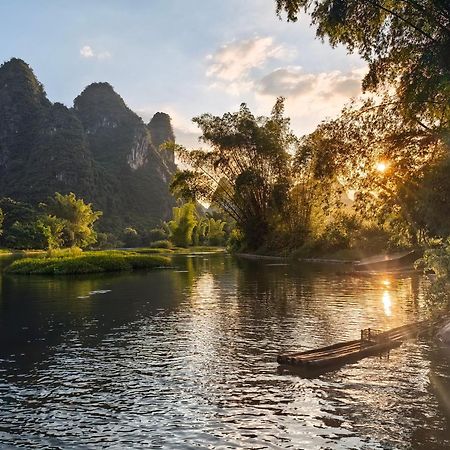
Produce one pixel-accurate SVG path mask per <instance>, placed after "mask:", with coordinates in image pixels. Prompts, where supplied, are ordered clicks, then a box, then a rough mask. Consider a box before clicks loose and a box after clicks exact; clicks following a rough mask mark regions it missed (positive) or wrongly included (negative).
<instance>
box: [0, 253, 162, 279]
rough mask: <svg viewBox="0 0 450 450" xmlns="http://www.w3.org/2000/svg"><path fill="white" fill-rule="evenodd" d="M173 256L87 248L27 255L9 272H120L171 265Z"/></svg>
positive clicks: (7, 269) (60, 273) (62, 273)
mask: <svg viewBox="0 0 450 450" xmlns="http://www.w3.org/2000/svg"><path fill="white" fill-rule="evenodd" d="M169 265H170V260H169V259H168V258H166V257H163V256H159V255H137V254H133V253H125V252H114V251H111V252H86V253H83V254H82V255H75V256H59V257H46V258H24V259H19V260H16V261H14V262H13V263H12V264H11V265H10V266H8V267H7V268H6V269H5V272H8V273H16V274H49V275H65V274H80V273H95V272H117V271H126V270H133V269H152V268H157V267H168V266H169Z"/></svg>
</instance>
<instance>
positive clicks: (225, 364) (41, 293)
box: [0, 255, 450, 449]
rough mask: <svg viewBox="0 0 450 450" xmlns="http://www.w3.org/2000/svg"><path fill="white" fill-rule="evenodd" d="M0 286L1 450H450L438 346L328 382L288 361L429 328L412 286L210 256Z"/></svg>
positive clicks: (445, 363)
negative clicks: (377, 332)
mask: <svg viewBox="0 0 450 450" xmlns="http://www.w3.org/2000/svg"><path fill="white" fill-rule="evenodd" d="M0 283H1V284H0V285H1V286H2V291H1V294H2V295H1V302H0V305H1V307H2V309H1V310H0V423H1V428H0V447H2V446H3V445H4V446H6V447H10V446H11V445H13V443H14V445H20V446H22V447H24V448H30V449H32V448H49V447H51V448H77V447H78V448H100V447H112V448H120V449H121V448H161V447H162V448H168V449H175V448H194V447H200V448H294V449H310V448H311V449H319V448H333V449H334V448H336V449H354V448H367V449H369V448H370V449H373V448H374V449H378V448H379V449H384V448H388V449H391V448H392V449H393V448H413V449H414V448H417V449H419V448H427V449H428V448H430V449H432V448H436V449H437V448H446V447H449V446H450V441H449V434H450V430H449V425H448V423H449V422H448V420H449V417H450V411H449V410H448V409H447V408H448V404H449V400H448V392H449V391H450V382H449V378H450V377H449V373H450V362H449V358H448V357H447V356H443V355H442V353H441V350H440V349H439V348H437V347H436V346H435V345H434V344H433V343H432V341H430V340H426V339H422V340H420V341H418V342H411V343H407V344H405V345H403V346H402V347H400V348H399V349H396V350H393V351H392V352H391V353H390V355H389V357H387V356H385V357H383V358H379V357H376V358H367V359H364V360H362V361H360V362H359V363H357V364H353V365H349V366H346V367H344V368H342V369H340V370H337V371H335V372H330V373H328V374H324V375H321V376H319V377H317V378H302V377H299V376H298V375H295V374H285V373H280V372H279V371H278V368H277V364H276V357H277V355H278V354H279V353H280V352H282V351H287V350H302V349H308V348H314V347H318V346H322V345H328V344H332V343H335V342H337V341H342V340H345V339H354V338H355V337H359V334H360V330H361V329H362V328H368V327H372V328H376V329H384V330H386V329H389V328H393V327H395V326H399V325H403V324H405V323H408V322H412V321H415V320H417V319H418V318H420V316H421V314H422V308H423V301H422V294H421V292H422V281H421V279H420V277H417V276H415V275H414V276H407V277H401V276H399V277H386V276H384V277H379V276H361V275H358V276H356V275H353V274H346V273H340V272H339V270H336V267H330V268H324V267H320V266H311V265H309V266H308V265H306V266H305V265H289V266H286V265H275V266H274V265H269V264H264V263H256V262H251V263H250V262H246V261H240V260H238V261H235V260H233V259H232V258H231V257H229V256H226V255H215V256H208V257H205V255H202V256H201V257H192V258H185V257H179V258H178V259H177V270H176V271H175V270H174V271H153V272H136V273H129V274H121V275H113V274H111V275H109V274H104V275H99V276H82V277H67V278H51V277H50V278H48V277H47V278H46V277H17V276H16V277H13V276H5V277H3V279H2V278H0ZM100 294H101V295H100ZM79 297H85V298H79ZM430 443H431V446H430Z"/></svg>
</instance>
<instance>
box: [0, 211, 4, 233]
mask: <svg viewBox="0 0 450 450" xmlns="http://www.w3.org/2000/svg"><path fill="white" fill-rule="evenodd" d="M3 220H4V215H3V211H2V210H1V209H0V236H1V235H2V233H3Z"/></svg>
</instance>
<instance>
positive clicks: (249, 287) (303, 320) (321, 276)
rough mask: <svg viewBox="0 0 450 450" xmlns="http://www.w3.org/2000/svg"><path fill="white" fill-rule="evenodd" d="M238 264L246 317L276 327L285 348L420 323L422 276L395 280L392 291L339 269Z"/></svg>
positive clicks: (380, 282) (381, 279) (374, 279)
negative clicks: (420, 286) (340, 271)
mask: <svg viewBox="0 0 450 450" xmlns="http://www.w3.org/2000/svg"><path fill="white" fill-rule="evenodd" d="M238 265H239V267H240V270H239V272H238V274H237V290H238V298H239V301H240V302H241V303H242V310H243V311H245V313H244V315H245V314H246V315H247V318H248V316H251V319H248V320H256V321H257V320H261V321H265V322H266V323H267V327H268V330H270V329H271V328H274V327H276V328H277V330H276V332H275V334H274V336H275V335H276V336H277V337H278V340H279V341H280V340H281V342H282V343H283V347H284V348H292V346H296V347H295V348H298V347H299V346H301V347H308V346H314V345H315V346H317V345H321V344H327V343H332V342H335V341H336V340H343V339H345V338H354V337H357V336H359V330H360V329H361V328H365V327H368V326H370V327H375V328H383V329H388V328H392V327H395V326H398V325H401V324H404V323H407V322H409V321H413V320H415V319H416V317H415V316H416V314H417V312H418V301H417V298H418V296H419V294H418V291H419V282H418V279H417V277H416V276H412V277H406V278H401V277H400V278H391V279H389V286H388V287H387V286H385V285H384V281H386V280H385V277H383V276H375V277H367V276H366V277H354V276H350V275H343V274H338V273H336V266H334V267H323V266H318V265H300V264H297V265H290V266H283V265H276V264H268V263H267V262H266V261H264V262H262V261H256V262H255V261H244V260H240V261H238ZM387 300H389V304H387ZM388 308H389V311H388ZM387 312H389V314H387Z"/></svg>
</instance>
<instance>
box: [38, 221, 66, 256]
mask: <svg viewBox="0 0 450 450" xmlns="http://www.w3.org/2000/svg"><path fill="white" fill-rule="evenodd" d="M36 227H37V228H38V230H40V232H41V233H42V236H43V238H44V241H45V248H46V249H48V250H50V251H51V250H53V249H57V248H59V247H61V245H62V244H63V242H64V240H63V233H64V227H65V223H64V221H63V220H61V219H59V218H57V217H54V216H50V215H44V216H42V217H41V218H39V219H38V221H37V222H36Z"/></svg>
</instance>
